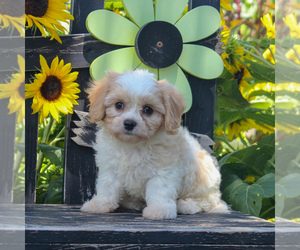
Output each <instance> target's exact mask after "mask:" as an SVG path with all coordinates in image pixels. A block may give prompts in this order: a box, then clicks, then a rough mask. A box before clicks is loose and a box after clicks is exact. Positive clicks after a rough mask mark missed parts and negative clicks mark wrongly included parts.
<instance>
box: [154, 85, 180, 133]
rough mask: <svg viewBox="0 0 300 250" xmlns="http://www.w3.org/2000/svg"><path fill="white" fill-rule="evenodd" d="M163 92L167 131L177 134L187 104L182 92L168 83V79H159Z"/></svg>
mask: <svg viewBox="0 0 300 250" xmlns="http://www.w3.org/2000/svg"><path fill="white" fill-rule="evenodd" d="M158 84H159V87H160V89H161V92H162V96H163V102H164V106H165V110H166V112H165V128H166V133H167V134H170V135H175V134H177V133H178V129H179V127H180V123H181V117H182V115H183V112H184V110H185V109H186V105H185V103H184V99H183V96H182V94H181V93H180V92H179V90H178V89H177V88H175V87H174V86H173V85H171V84H168V82H167V81H166V80H161V81H158Z"/></svg>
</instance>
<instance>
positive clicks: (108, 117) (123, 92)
mask: <svg viewBox="0 0 300 250" xmlns="http://www.w3.org/2000/svg"><path fill="white" fill-rule="evenodd" d="M87 93H88V94H89V95H88V98H89V100H90V113H89V115H90V121H91V122H99V121H104V124H105V126H106V128H107V129H108V131H109V132H110V133H111V134H112V135H114V136H115V137H117V138H118V139H120V140H122V141H125V142H131V143H137V142H140V141H145V140H147V139H148V138H150V137H152V136H154V135H155V134H156V132H157V131H158V130H159V129H161V128H163V129H165V132H166V133H167V134H176V133H177V132H178V128H179V127H180V122H181V116H182V114H183V112H184V110H185V104H184V102H183V97H182V95H181V94H180V93H179V91H178V90H177V89H176V88H175V87H174V86H172V85H170V84H168V83H167V82H166V81H165V80H162V81H157V80H155V79H154V75H153V74H151V73H149V72H148V71H145V70H135V71H131V72H126V73H124V74H118V73H115V72H108V73H107V75H106V76H105V77H104V78H103V79H102V80H100V81H97V82H92V83H91V85H90V87H89V88H88V89H87Z"/></svg>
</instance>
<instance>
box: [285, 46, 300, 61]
mask: <svg viewBox="0 0 300 250" xmlns="http://www.w3.org/2000/svg"><path fill="white" fill-rule="evenodd" d="M299 55H300V45H298V44H295V45H294V47H293V48H292V49H289V50H288V51H287V52H286V53H285V56H286V58H287V59H289V60H292V61H293V62H295V63H297V64H300V61H299Z"/></svg>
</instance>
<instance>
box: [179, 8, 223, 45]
mask: <svg viewBox="0 0 300 250" xmlns="http://www.w3.org/2000/svg"><path fill="white" fill-rule="evenodd" d="M220 23H221V17H220V13H219V12H218V11H217V9H215V8H213V7H211V6H199V7H197V8H195V9H192V10H191V11H189V12H188V13H187V14H186V15H184V16H183V17H182V18H181V19H179V21H178V22H177V23H176V24H175V26H176V27H177V29H178V30H179V31H180V33H181V35H182V40H183V42H184V43H189V42H194V41H198V40H201V39H203V38H206V37H208V36H210V35H212V34H213V33H214V32H216V31H217V30H218V29H219V27H220ZM207 24H209V25H207Z"/></svg>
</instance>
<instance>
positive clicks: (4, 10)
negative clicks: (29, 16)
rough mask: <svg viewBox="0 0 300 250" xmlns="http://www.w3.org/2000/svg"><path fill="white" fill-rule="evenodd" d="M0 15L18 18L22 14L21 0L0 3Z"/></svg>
mask: <svg viewBox="0 0 300 250" xmlns="http://www.w3.org/2000/svg"><path fill="white" fill-rule="evenodd" d="M0 14H5V15H9V16H11V17H20V16H22V15H23V14H24V3H23V0H15V1H0Z"/></svg>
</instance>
